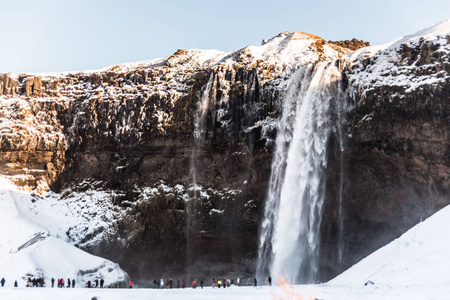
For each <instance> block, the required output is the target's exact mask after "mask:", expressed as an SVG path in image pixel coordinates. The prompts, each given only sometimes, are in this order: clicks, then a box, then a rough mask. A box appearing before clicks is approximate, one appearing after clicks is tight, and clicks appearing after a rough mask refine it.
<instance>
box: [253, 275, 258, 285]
mask: <svg viewBox="0 0 450 300" xmlns="http://www.w3.org/2000/svg"><path fill="white" fill-rule="evenodd" d="M253 283H254V287H257V286H258V281H257V280H256V277H254V278H253Z"/></svg>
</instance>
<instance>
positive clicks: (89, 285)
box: [87, 280, 91, 289]
mask: <svg viewBox="0 0 450 300" xmlns="http://www.w3.org/2000/svg"><path fill="white" fill-rule="evenodd" d="M87 287H88V288H89V289H90V288H91V281H90V280H89V281H88V282H87Z"/></svg>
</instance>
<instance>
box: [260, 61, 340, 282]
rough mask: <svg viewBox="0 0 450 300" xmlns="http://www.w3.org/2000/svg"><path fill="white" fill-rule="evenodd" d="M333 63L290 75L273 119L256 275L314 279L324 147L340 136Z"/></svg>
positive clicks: (336, 75)
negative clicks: (274, 129)
mask: <svg viewBox="0 0 450 300" xmlns="http://www.w3.org/2000/svg"><path fill="white" fill-rule="evenodd" d="M341 78H342V73H341V71H340V70H339V68H338V61H333V62H321V63H318V64H316V65H308V66H305V67H303V68H301V69H300V70H298V71H297V72H296V73H295V74H294V75H293V77H292V78H291V80H290V82H289V85H288V90H287V94H286V95H285V103H284V107H283V112H282V117H281V120H280V121H279V123H278V126H279V127H278V133H277V141H276V150H275V156H274V160H273V163H272V174H271V179H270V185H269V193H268V198H267V200H266V207H265V212H264V219H263V222H262V225H261V233H260V241H259V243H260V248H259V260H258V266H257V275H258V276H264V277H265V276H267V274H266V272H270V274H271V275H272V276H273V277H275V279H276V277H278V276H286V277H288V278H289V280H293V281H295V282H313V281H315V280H316V278H317V274H318V254H319V243H320V241H319V229H320V224H321V218H322V205H323V202H324V192H325V171H326V167H327V146H328V142H329V137H330V135H331V133H332V132H335V133H338V135H341V129H340V126H339V125H338V123H339V122H340V120H339V119H340V118H341V115H342V114H341V113H340V112H339V113H336V111H335V110H338V111H340V109H339V108H340V107H341V105H335V103H334V102H336V101H339V100H340V99H339V98H340V97H339V95H340V91H341V87H340V83H341Z"/></svg>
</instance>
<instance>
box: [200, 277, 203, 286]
mask: <svg viewBox="0 0 450 300" xmlns="http://www.w3.org/2000/svg"><path fill="white" fill-rule="evenodd" d="M200 287H201V288H203V278H200Z"/></svg>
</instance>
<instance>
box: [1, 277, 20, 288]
mask: <svg viewBox="0 0 450 300" xmlns="http://www.w3.org/2000/svg"><path fill="white" fill-rule="evenodd" d="M5 282H6V280H5V277H2V280H0V284H1V285H2V287H3V286H5ZM18 286H19V284H18V283H17V280H15V281H14V287H18Z"/></svg>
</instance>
